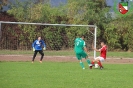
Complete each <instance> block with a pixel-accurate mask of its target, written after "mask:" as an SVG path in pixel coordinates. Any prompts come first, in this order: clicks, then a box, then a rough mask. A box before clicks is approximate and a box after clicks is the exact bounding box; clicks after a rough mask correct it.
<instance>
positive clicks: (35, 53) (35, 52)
mask: <svg viewBox="0 0 133 88" xmlns="http://www.w3.org/2000/svg"><path fill="white" fill-rule="evenodd" d="M37 52H38V51H37V50H35V51H34V55H33V58H32V63H33V62H34V59H35V57H36V55H37Z"/></svg>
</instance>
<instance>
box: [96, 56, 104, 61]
mask: <svg viewBox="0 0 133 88" xmlns="http://www.w3.org/2000/svg"><path fill="white" fill-rule="evenodd" d="M96 59H99V60H100V61H101V62H103V61H104V58H103V57H100V56H99V57H96V58H95V60H96Z"/></svg>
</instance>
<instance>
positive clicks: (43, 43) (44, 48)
mask: <svg viewBox="0 0 133 88" xmlns="http://www.w3.org/2000/svg"><path fill="white" fill-rule="evenodd" d="M42 45H43V46H44V47H43V50H46V44H45V42H44V41H42Z"/></svg>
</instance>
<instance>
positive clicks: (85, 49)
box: [84, 46, 89, 54]
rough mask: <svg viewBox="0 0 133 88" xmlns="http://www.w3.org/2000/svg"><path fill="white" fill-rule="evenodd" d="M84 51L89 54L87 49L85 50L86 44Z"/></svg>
mask: <svg viewBox="0 0 133 88" xmlns="http://www.w3.org/2000/svg"><path fill="white" fill-rule="evenodd" d="M84 51H85V52H86V53H88V54H89V51H88V50H87V48H86V46H84Z"/></svg>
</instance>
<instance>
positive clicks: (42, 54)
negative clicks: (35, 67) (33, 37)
mask: <svg viewBox="0 0 133 88" xmlns="http://www.w3.org/2000/svg"><path fill="white" fill-rule="evenodd" d="M39 53H40V54H41V58H40V63H42V59H43V57H44V53H43V50H39Z"/></svg>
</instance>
